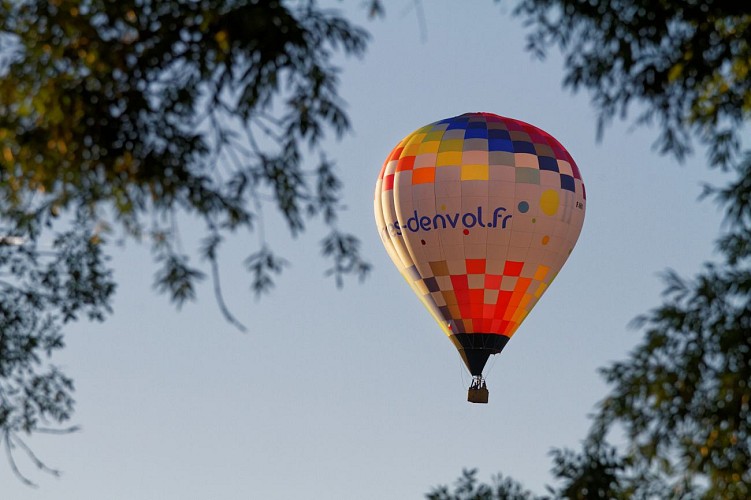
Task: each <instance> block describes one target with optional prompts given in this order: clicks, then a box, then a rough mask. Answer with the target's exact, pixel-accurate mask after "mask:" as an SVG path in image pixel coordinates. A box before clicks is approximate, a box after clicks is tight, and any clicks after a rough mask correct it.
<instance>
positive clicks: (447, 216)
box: [446, 212, 459, 227]
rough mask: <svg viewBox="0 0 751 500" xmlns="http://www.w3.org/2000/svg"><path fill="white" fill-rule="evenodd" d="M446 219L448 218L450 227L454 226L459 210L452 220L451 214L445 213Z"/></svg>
mask: <svg viewBox="0 0 751 500" xmlns="http://www.w3.org/2000/svg"><path fill="white" fill-rule="evenodd" d="M446 219H448V221H449V225H451V227H456V221H458V220H459V212H457V213H456V217H454V220H451V216H450V215H449V214H446Z"/></svg>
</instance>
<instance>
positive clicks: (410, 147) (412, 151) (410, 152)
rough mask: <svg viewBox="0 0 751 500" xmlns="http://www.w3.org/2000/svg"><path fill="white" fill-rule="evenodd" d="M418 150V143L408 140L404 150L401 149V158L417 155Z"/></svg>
mask: <svg viewBox="0 0 751 500" xmlns="http://www.w3.org/2000/svg"><path fill="white" fill-rule="evenodd" d="M419 150H420V143H419V142H414V141H410V142H408V143H407V144H406V145H405V146H404V150H402V158H404V157H405V156H417V153H418V151H419Z"/></svg>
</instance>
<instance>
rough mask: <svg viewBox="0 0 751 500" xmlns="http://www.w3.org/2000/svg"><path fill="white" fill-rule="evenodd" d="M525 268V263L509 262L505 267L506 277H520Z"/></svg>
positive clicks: (504, 273)
mask: <svg viewBox="0 0 751 500" xmlns="http://www.w3.org/2000/svg"><path fill="white" fill-rule="evenodd" d="M523 267H524V262H515V261H513V260H507V261H506V265H504V266H503V275H504V276H519V275H520V274H521V272H522V268H523Z"/></svg>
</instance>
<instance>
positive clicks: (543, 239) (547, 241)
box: [542, 236, 550, 245]
mask: <svg viewBox="0 0 751 500" xmlns="http://www.w3.org/2000/svg"><path fill="white" fill-rule="evenodd" d="M548 243H550V236H543V237H542V244H543V245H547V244H548Z"/></svg>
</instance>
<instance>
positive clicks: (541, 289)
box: [535, 283, 548, 299]
mask: <svg viewBox="0 0 751 500" xmlns="http://www.w3.org/2000/svg"><path fill="white" fill-rule="evenodd" d="M547 287H548V285H546V284H545V283H540V286H539V287H537V290H536V291H535V297H537V298H538V299H539V298H540V296H541V295H542V294H543V293H544V292H545V289H546V288H547Z"/></svg>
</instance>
